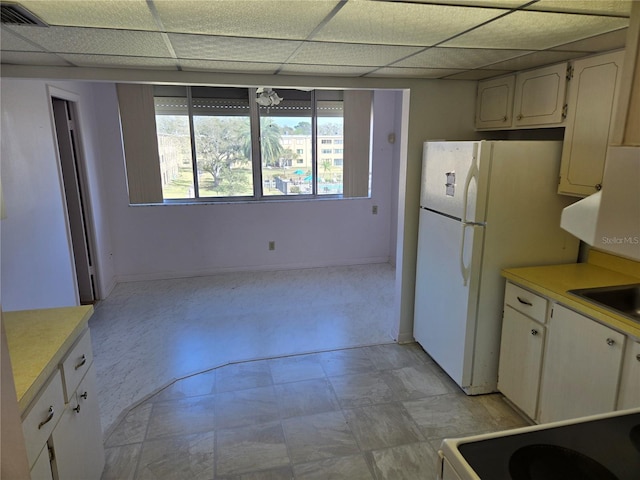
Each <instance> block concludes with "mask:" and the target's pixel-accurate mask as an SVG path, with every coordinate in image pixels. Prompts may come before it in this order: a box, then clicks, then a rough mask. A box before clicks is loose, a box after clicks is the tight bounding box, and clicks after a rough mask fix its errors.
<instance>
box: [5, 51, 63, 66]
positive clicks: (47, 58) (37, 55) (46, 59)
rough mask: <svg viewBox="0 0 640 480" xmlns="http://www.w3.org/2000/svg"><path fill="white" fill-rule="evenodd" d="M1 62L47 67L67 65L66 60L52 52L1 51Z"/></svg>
mask: <svg viewBox="0 0 640 480" xmlns="http://www.w3.org/2000/svg"><path fill="white" fill-rule="evenodd" d="M0 56H1V57H2V63H3V64H8V65H42V66H47V67H68V66H70V65H69V63H68V62H65V60H64V59H63V58H60V57H59V56H58V55H55V54H53V53H41V52H4V51H3V52H2V55H0Z"/></svg>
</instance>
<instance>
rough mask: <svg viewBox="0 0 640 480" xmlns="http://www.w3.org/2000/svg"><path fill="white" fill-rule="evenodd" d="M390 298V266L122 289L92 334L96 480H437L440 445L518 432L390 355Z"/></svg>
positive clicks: (406, 355) (437, 376)
mask: <svg viewBox="0 0 640 480" xmlns="http://www.w3.org/2000/svg"><path fill="white" fill-rule="evenodd" d="M393 295H394V269H393V267H391V266H390V265H361V266H347V267H332V268H322V269H307V270H299V271H281V272H250V273H249V272H247V273H233V274H224V275H215V276H209V277H198V278H187V279H173V280H158V281H145V282H132V283H123V284H119V285H118V286H117V287H116V288H115V290H114V291H113V292H112V294H111V295H110V296H109V298H107V299H106V300H103V301H101V302H100V303H99V304H98V305H96V312H95V314H94V316H93V317H92V318H91V320H90V322H89V326H90V328H91V334H92V340H93V348H94V362H95V365H96V372H97V379H98V396H99V399H100V413H101V421H102V426H103V430H104V432H105V448H106V456H107V465H106V467H105V471H104V474H103V478H104V479H118V480H120V479H134V478H135V479H181V478H184V479H210V480H212V479H216V480H263V479H264V480H280V479H292V478H295V479H322V480H325V479H343V478H344V479H349V480H358V479H361V478H362V479H394V480H396V479H397V480H402V479H412V480H413V479H419V478H427V479H433V478H435V466H436V451H437V448H438V446H439V444H440V441H441V439H442V438H444V437H452V436H464V435H468V434H475V433H480V432H488V431H495V430H502V429H506V428H512V427H517V426H522V425H524V424H525V422H524V420H523V419H522V418H520V417H519V416H518V415H517V414H516V413H515V412H514V411H512V410H511V409H510V408H509V407H508V406H507V404H506V403H504V401H503V399H502V397H501V396H500V395H487V396H480V397H467V396H465V395H464V394H463V393H462V392H461V391H460V390H459V389H458V387H457V386H456V385H455V384H454V383H453V382H452V381H451V380H450V379H449V378H448V377H447V376H446V375H445V374H444V373H443V372H442V371H441V370H440V369H439V367H438V366H437V365H436V364H435V363H434V362H433V361H432V360H431V359H430V358H429V357H428V356H427V355H426V354H425V353H424V352H423V351H422V349H421V348H420V347H419V346H418V345H416V344H410V345H397V344H394V343H393V342H392V336H391V335H392V333H391V332H393V329H394V327H393V325H392V322H393V315H394V312H393V303H394V296H393ZM176 379H178V380H176Z"/></svg>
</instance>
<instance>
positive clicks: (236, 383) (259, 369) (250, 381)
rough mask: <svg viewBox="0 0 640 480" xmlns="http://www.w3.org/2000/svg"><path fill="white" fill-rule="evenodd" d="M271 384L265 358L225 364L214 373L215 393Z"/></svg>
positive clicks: (269, 371)
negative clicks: (263, 359)
mask: <svg viewBox="0 0 640 480" xmlns="http://www.w3.org/2000/svg"><path fill="white" fill-rule="evenodd" d="M272 384H273V380H272V379H271V370H270V369H269V363H268V362H267V361H266V360H265V361H256V362H243V363H235V364H231V365H225V366H224V367H221V368H219V369H218V371H217V375H216V393H222V392H232V391H235V390H245V389H247V388H256V387H266V386H268V385H272Z"/></svg>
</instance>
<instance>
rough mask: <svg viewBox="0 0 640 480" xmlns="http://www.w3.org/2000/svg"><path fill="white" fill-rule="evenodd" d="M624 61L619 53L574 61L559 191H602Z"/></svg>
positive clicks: (566, 192) (570, 193) (570, 192)
mask: <svg viewBox="0 0 640 480" xmlns="http://www.w3.org/2000/svg"><path fill="white" fill-rule="evenodd" d="M623 61H624V52H615V53H610V54H607V55H599V56H597V57H589V58H585V59H582V60H576V61H575V62H574V63H573V76H572V78H571V81H570V82H569V96H568V100H567V120H566V125H567V128H566V130H565V134H564V143H563V147H562V163H561V166H560V185H559V187H558V193H562V194H568V195H579V196H586V195H591V194H592V193H595V192H596V191H598V190H600V184H601V183H602V175H603V173H604V162H605V157H606V154H607V146H608V145H609V135H610V132H611V130H612V124H613V115H614V108H615V105H616V103H617V102H616V98H615V97H616V93H617V91H618V87H619V84H620V77H621V73H622V62H623Z"/></svg>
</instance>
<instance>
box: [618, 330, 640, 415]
mask: <svg viewBox="0 0 640 480" xmlns="http://www.w3.org/2000/svg"><path fill="white" fill-rule="evenodd" d="M637 407H640V342H637V341H636V342H634V341H631V340H628V343H627V349H626V353H625V357H624V364H623V366H622V380H621V381H620V396H619V397H618V410H624V409H626V408H637Z"/></svg>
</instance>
